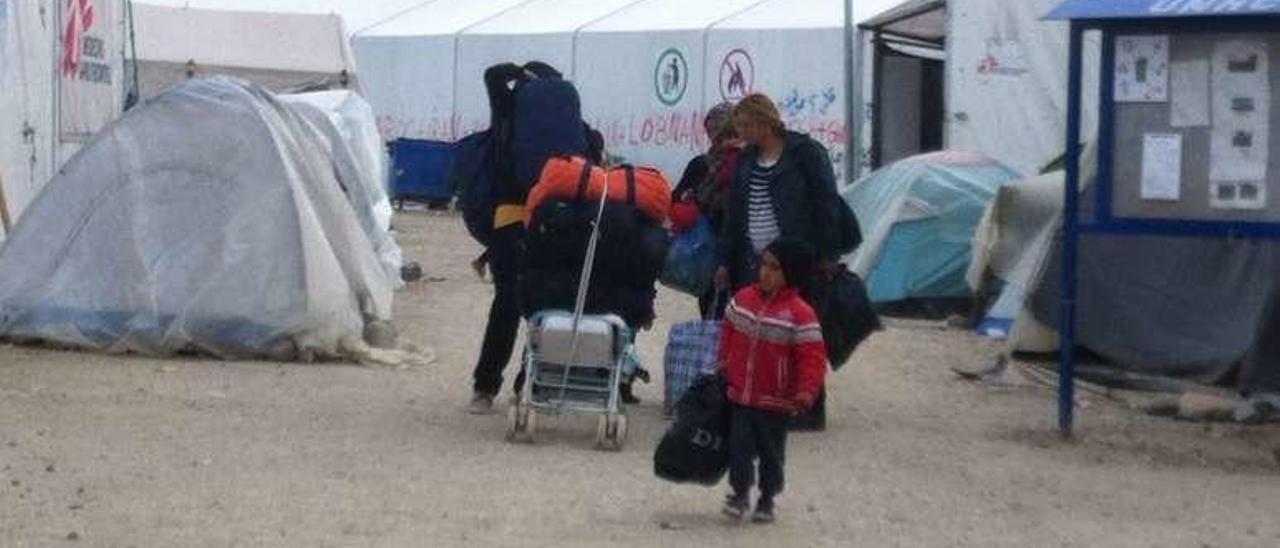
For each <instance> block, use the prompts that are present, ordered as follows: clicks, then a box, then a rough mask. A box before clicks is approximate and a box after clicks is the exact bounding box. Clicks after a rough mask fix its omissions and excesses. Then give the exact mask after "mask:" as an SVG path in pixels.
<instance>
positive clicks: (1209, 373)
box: [969, 146, 1280, 393]
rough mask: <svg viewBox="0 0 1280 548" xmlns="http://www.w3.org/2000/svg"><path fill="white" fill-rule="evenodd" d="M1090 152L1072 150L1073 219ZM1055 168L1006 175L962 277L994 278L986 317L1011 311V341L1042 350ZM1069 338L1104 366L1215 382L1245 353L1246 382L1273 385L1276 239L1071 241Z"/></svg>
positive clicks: (1051, 330) (1279, 360)
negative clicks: (1075, 174) (1072, 334)
mask: <svg viewBox="0 0 1280 548" xmlns="http://www.w3.org/2000/svg"><path fill="white" fill-rule="evenodd" d="M1094 158H1096V153H1095V152H1094V149H1093V147H1092V146H1091V147H1088V148H1087V149H1086V153H1085V154H1084V156H1083V161H1082V163H1081V165H1082V174H1081V179H1082V181H1083V183H1084V189H1083V190H1082V194H1081V205H1082V208H1083V211H1082V216H1083V218H1088V216H1089V215H1090V209H1091V205H1092V204H1093V200H1094V193H1095V190H1094V187H1093V184H1092V183H1093V181H1094V178H1095V176H1096V167H1095V166H1096V160H1094ZM1062 194H1063V176H1062V173H1061V172H1059V173H1055V174H1049V175H1044V176H1040V177H1033V178H1030V179H1027V180H1024V181H1018V182H1015V183H1012V184H1009V185H1006V186H1005V187H1004V188H1002V189H1001V191H1000V196H999V197H998V198H997V199H996V200H994V201H993V202H992V207H991V210H989V211H988V212H987V214H986V215H985V218H984V226H983V227H982V228H980V229H979V230H978V231H977V233H976V236H975V244H974V248H975V249H974V256H975V261H974V265H973V268H972V269H971V270H970V275H969V278H970V281H971V282H973V283H975V284H976V283H977V280H978V279H979V276H980V274H981V272H982V271H983V270H984V269H986V268H990V270H991V272H992V273H994V274H995V275H996V277H997V278H999V279H1000V280H1001V281H1002V282H1003V283H1004V286H1005V289H1004V290H1003V292H1002V293H1001V295H1000V297H999V298H998V300H997V304H996V305H995V306H994V307H993V310H992V312H991V314H990V316H989V317H995V316H999V315H1003V316H1005V317H1012V318H1013V319H1014V323H1013V331H1012V333H1011V334H1010V340H1009V348H1010V350H1011V351H1033V352H1051V351H1055V350H1057V348H1058V345H1059V338H1058V336H1057V327H1058V325H1059V319H1060V317H1059V314H1060V311H1061V308H1060V302H1059V293H1058V288H1059V281H1060V276H1061V274H1060V260H1061V250H1060V247H1059V243H1060V242H1059V238H1058V237H1059V234H1060V232H1061V226H1062ZM1079 249H1080V251H1079V252H1080V255H1079V270H1078V294H1077V312H1078V318H1077V331H1078V344H1080V345H1081V346H1083V347H1085V348H1088V349H1089V350H1091V351H1093V352H1094V353H1096V354H1098V355H1100V356H1102V357H1103V358H1105V359H1106V360H1108V362H1110V363H1111V364H1112V365H1113V366H1114V367H1116V368H1119V369H1122V370H1127V371H1133V372H1139V373H1146V374H1157V375H1169V376H1176V377H1182V378H1188V379H1192V380H1200V381H1217V380H1221V379H1223V378H1224V377H1227V376H1228V375H1229V374H1230V373H1232V372H1234V371H1235V370H1236V368H1237V366H1240V365H1241V364H1246V365H1247V366H1248V367H1247V370H1246V371H1245V372H1244V373H1245V374H1242V375H1241V376H1240V379H1239V381H1238V382H1239V387H1240V388H1241V389H1242V390H1243V391H1244V392H1246V393H1252V392H1275V391H1280V348H1277V346H1276V345H1273V344H1269V343H1268V341H1269V340H1270V339H1271V338H1274V337H1268V336H1267V334H1273V333H1276V332H1278V331H1280V317H1277V316H1276V313H1275V312H1274V310H1275V309H1276V306H1277V304H1280V302H1278V300H1280V293H1278V291H1280V280H1278V279H1277V278H1276V277H1275V272H1277V269H1280V244H1278V243H1276V242H1273V241H1270V240H1265V241H1264V240H1244V241H1233V240H1221V239H1210V238H1186V237H1163V236H1116V235H1084V236H1082V237H1081V240H1080V248H1079Z"/></svg>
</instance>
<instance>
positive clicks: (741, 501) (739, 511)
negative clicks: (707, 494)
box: [720, 494, 750, 519]
mask: <svg viewBox="0 0 1280 548" xmlns="http://www.w3.org/2000/svg"><path fill="white" fill-rule="evenodd" d="M748 507H750V502H748V501H747V496H746V495H739V494H731V495H729V496H728V498H726V499H725V501H724V507H723V508H721V509H720V512H721V513H723V514H724V515H726V516H729V517H731V518H733V519H742V516H745V515H747V508H748Z"/></svg>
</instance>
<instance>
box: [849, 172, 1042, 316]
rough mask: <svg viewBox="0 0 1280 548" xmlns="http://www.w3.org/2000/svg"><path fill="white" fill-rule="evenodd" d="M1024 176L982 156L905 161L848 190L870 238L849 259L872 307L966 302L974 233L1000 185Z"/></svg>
mask: <svg viewBox="0 0 1280 548" xmlns="http://www.w3.org/2000/svg"><path fill="white" fill-rule="evenodd" d="M1019 177H1020V175H1019V174H1018V173H1017V172H1015V171H1013V170H1011V169H1009V168H1007V167H1005V166H1003V165H1001V164H999V163H998V162H995V161H994V160H992V159H990V158H988V157H986V156H983V155H981V154H977V153H968V152H957V151H947V152H935V153H931V154H925V155H921V156H915V157H912V158H908V159H906V160H901V161H899V162H897V163H894V164H893V165H891V166H889V167H887V168H885V169H882V170H879V171H877V172H875V173H872V174H871V175H869V176H867V177H865V178H863V179H862V180H859V181H857V182H855V183H853V184H851V185H849V186H847V187H845V188H843V189H841V195H842V196H843V197H844V199H845V201H846V202H848V204H849V206H850V207H851V208H853V211H854V213H855V214H856V215H857V217H858V221H859V222H860V223H861V224H862V227H863V234H865V235H866V238H865V240H864V241H863V243H862V246H861V247H859V248H858V250H857V251H856V252H854V253H853V254H852V255H850V256H849V257H848V258H846V262H847V264H848V265H849V268H850V270H852V271H854V272H856V273H857V274H858V275H859V276H862V278H863V279H864V280H866V281H867V291H868V294H869V295H870V297H871V301H872V302H876V303H888V302H896V301H902V300H906V299H939V298H953V297H966V296H968V295H970V294H971V292H970V290H969V286H968V285H967V284H966V282H965V274H966V272H967V271H968V268H969V258H970V253H971V250H972V241H973V234H974V230H975V229H976V228H977V226H978V222H979V221H980V220H981V218H982V215H983V213H984V212H985V211H986V209H987V204H989V203H990V202H991V200H992V198H993V197H995V194H996V190H997V189H999V188H1000V186H1001V185H1004V184H1005V183H1008V182H1010V181H1013V180H1016V179H1018V178H1019Z"/></svg>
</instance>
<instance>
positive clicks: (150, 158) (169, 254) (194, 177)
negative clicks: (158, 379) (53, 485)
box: [0, 77, 392, 359]
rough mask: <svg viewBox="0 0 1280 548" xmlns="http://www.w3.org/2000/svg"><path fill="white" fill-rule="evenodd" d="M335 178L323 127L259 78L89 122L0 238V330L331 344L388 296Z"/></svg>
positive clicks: (213, 348)
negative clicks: (100, 125) (90, 135)
mask: <svg viewBox="0 0 1280 548" xmlns="http://www.w3.org/2000/svg"><path fill="white" fill-rule="evenodd" d="M340 176H341V174H340V173H337V172H335V170H334V163H333V159H332V158H331V157H330V156H329V149H328V146H327V143H326V142H325V137H324V136H323V135H321V134H320V133H319V132H317V131H316V130H315V127H314V126H313V125H311V124H309V123H307V122H306V121H305V120H304V119H303V117H301V116H300V115H298V114H297V113H296V112H295V111H294V110H293V109H291V108H289V107H287V106H286V105H285V104H283V103H282V102H280V101H278V100H277V99H276V98H275V97H274V96H272V95H271V94H270V93H269V92H267V91H265V90H263V89H262V88H260V87H256V86H254V85H251V84H248V83H245V82H243V81H237V80H232V79H229V78H222V77H219V78H210V79H200V80H193V81H192V82H189V83H187V84H184V85H182V86H179V87H177V88H174V89H172V90H171V91H169V92H166V93H164V94H162V95H160V96H159V97H157V98H155V99H153V100H149V101H147V102H145V103H143V104H142V105H141V106H139V107H137V108H134V109H133V110H131V111H130V112H128V113H126V114H125V115H124V116H123V117H122V118H120V119H119V120H117V121H116V122H114V123H112V124H111V125H110V126H108V127H107V128H105V129H104V130H103V131H102V132H100V133H99V134H98V135H97V136H96V137H95V138H94V139H93V141H91V142H90V143H89V144H88V145H87V146H85V147H84V148H83V149H82V150H81V151H80V152H79V153H78V154H77V155H76V156H75V157H74V158H72V159H71V161H69V162H68V163H67V165H66V166H65V167H64V168H63V170H62V171H61V172H60V173H59V174H58V176H56V177H55V178H54V179H53V180H52V181H51V182H50V183H49V184H48V186H47V187H46V188H45V189H44V191H43V192H42V193H41V194H40V196H39V198H37V200H36V201H35V203H33V204H32V205H31V207H30V210H29V211H28V214H27V215H24V216H23V218H22V219H21V221H20V222H19V223H18V225H17V226H16V227H15V229H14V232H13V234H12V236H11V237H10V238H9V239H8V240H6V241H5V243H4V246H3V247H2V248H0V336H2V337H5V338H7V339H11V340H13V339H16V340H29V339H35V340H43V341H49V342H54V343H60V344H67V345H72V346H77V347H82V348H87V349H98V350H104V351H109V352H124V351H132V352H138V353H142V354H148V355H168V354H172V353H175V352H182V351H200V352H205V353H209V354H212V355H215V356H219V357H224V358H250V357H269V358H273V359H287V358H291V357H295V356H298V355H299V354H300V353H305V354H313V353H314V354H319V355H340V353H341V352H342V351H343V349H344V348H347V347H350V346H353V345H358V344H359V343H360V342H361V341H362V333H363V330H364V327H365V325H366V322H367V321H375V320H388V319H389V318H390V317H391V301H392V289H391V285H390V283H389V282H388V281H387V279H386V276H385V275H384V273H383V270H382V268H381V267H380V266H379V264H378V260H377V257H376V256H375V254H374V251H373V247H372V246H371V245H369V240H368V238H367V237H366V236H365V234H364V233H363V231H362V230H361V228H360V222H359V220H358V218H357V216H356V214H355V213H354V211H353V210H352V208H351V206H350V205H349V203H348V202H347V199H346V198H345V197H344V196H343V192H342V186H343V185H346V186H352V185H354V184H357V183H356V182H353V181H343V180H340V179H339V177H340Z"/></svg>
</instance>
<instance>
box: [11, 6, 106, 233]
mask: <svg viewBox="0 0 1280 548" xmlns="http://www.w3.org/2000/svg"><path fill="white" fill-rule="evenodd" d="M125 8H126V6H125V2H124V1H123V0H85V1H83V2H74V3H72V4H71V5H70V6H68V5H67V3H66V2H61V1H56V0H0V89H3V90H4V92H3V93H0V124H2V125H3V127H2V128H0V181H3V182H2V183H0V184H3V185H4V187H3V190H4V196H5V199H6V202H7V203H6V205H7V210H8V213H9V217H10V218H11V220H13V221H14V222H16V221H17V219H18V218H19V217H20V215H21V213H22V211H24V210H25V209H26V208H27V205H28V204H30V203H31V201H32V200H34V199H35V198H36V196H37V195H38V194H39V192H40V190H41V189H43V188H44V185H45V183H46V182H48V180H49V179H50V178H51V177H52V176H53V174H54V173H55V172H56V171H57V169H58V168H59V167H60V166H61V164H62V162H65V161H66V160H67V159H68V158H70V157H71V155H72V154H74V153H75V151H76V150H77V149H78V148H79V146H80V145H81V144H82V143H83V142H85V141H86V140H88V139H90V138H91V137H92V136H93V134H94V133H95V132H97V130H99V129H101V128H102V127H103V126H104V125H106V124H107V123H109V122H110V121H111V120H113V119H115V118H116V116H118V115H119V113H120V110H121V107H122V103H123V95H124V86H125V71H124V59H123V56H122V55H121V52H122V51H123V47H122V45H123V41H122V40H123V37H124V35H125V33H124V28H125V15H126V10H125ZM88 13H91V14H92V15H88V16H86V14H88ZM2 235H3V229H0V236H2Z"/></svg>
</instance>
